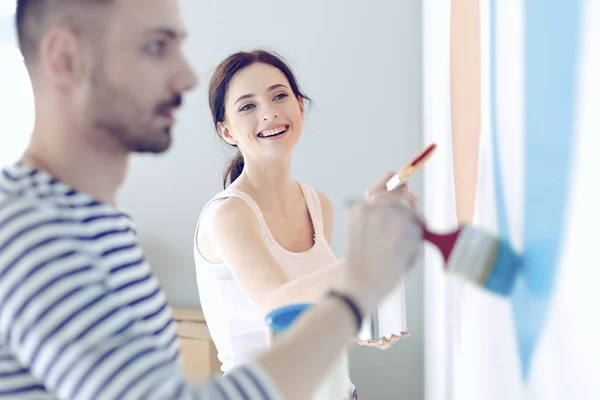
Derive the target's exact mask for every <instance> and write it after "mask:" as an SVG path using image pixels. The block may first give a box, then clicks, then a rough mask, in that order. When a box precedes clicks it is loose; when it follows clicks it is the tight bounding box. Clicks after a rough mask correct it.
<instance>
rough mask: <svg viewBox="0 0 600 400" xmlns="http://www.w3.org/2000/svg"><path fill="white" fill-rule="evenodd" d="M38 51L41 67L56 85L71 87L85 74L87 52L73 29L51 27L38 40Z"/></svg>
mask: <svg viewBox="0 0 600 400" xmlns="http://www.w3.org/2000/svg"><path fill="white" fill-rule="evenodd" d="M39 51H40V53H39V56H40V62H41V64H42V67H43V68H44V70H45V71H46V73H47V74H48V76H49V77H50V79H51V80H52V81H53V82H55V83H56V84H57V85H59V86H61V87H63V88H65V89H67V88H71V87H73V86H75V85H77V84H78V83H80V82H81V80H82V79H83V77H84V76H85V72H86V65H87V61H88V60H87V59H86V57H87V56H88V55H89V54H87V52H86V48H85V46H84V44H83V43H82V40H81V37H80V35H78V34H77V32H75V30H73V29H70V28H67V27H54V28H51V29H50V30H49V31H48V33H47V34H46V35H45V36H44V38H43V39H42V41H41V42H40V50H39Z"/></svg>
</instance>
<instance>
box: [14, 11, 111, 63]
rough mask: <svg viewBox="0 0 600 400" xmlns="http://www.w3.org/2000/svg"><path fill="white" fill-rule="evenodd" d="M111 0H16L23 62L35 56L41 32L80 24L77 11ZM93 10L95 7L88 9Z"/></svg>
mask: <svg viewBox="0 0 600 400" xmlns="http://www.w3.org/2000/svg"><path fill="white" fill-rule="evenodd" d="M111 2H113V0H17V14H16V20H17V21H16V25H17V34H18V38H19V48H20V49H21V53H22V55H23V58H24V59H25V62H26V63H28V64H29V63H31V61H33V60H36V59H37V56H38V53H39V45H40V41H41V39H42V37H43V36H44V34H45V33H46V32H47V31H48V30H49V29H50V28H51V27H53V26H57V25H71V26H81V25H80V24H81V23H82V21H81V20H80V18H78V15H79V16H81V15H82V14H78V13H77V11H85V10H84V9H85V7H89V6H93V5H95V6H98V5H104V4H108V3H111ZM91 11H94V10H91Z"/></svg>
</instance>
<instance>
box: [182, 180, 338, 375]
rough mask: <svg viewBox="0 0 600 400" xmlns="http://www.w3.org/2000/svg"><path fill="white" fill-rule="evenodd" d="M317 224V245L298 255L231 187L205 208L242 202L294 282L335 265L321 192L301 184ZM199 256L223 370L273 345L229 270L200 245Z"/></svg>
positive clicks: (255, 308)
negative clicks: (221, 202) (204, 253)
mask: <svg viewBox="0 0 600 400" xmlns="http://www.w3.org/2000/svg"><path fill="white" fill-rule="evenodd" d="M300 187H301V189H302V194H303V195H304V199H305V201H306V205H307V208H308V211H309V213H310V217H311V220H312V223H313V227H314V232H315V240H314V245H313V247H312V248H311V249H310V250H308V251H305V252H301V253H294V252H290V251H288V250H286V249H284V248H283V247H281V246H280V245H279V244H278V243H277V241H276V240H275V238H274V237H273V235H272V234H271V232H270V230H269V227H268V226H267V223H266V221H265V219H264V217H263V215H262V213H261V211H260V208H259V207H258V205H257V204H256V203H255V202H254V200H252V198H251V197H250V196H249V195H247V194H246V193H244V192H242V191H240V190H236V189H232V188H228V189H226V190H224V191H222V192H221V193H219V194H218V195H217V196H215V197H213V198H212V199H211V200H210V201H209V202H208V203H207V204H206V205H205V206H204V209H203V210H202V213H201V214H200V218H199V220H198V225H197V227H196V234H197V232H198V227H199V225H200V220H201V219H202V217H203V215H204V214H205V211H206V209H207V207H208V206H209V205H210V204H212V203H213V202H214V201H217V200H220V199H225V198H228V197H236V198H239V199H241V200H243V201H244V202H245V203H246V204H247V205H248V206H249V207H250V208H251V209H252V210H253V211H254V212H255V213H256V215H257V217H258V219H259V221H260V224H261V226H262V233H263V240H264V242H265V244H266V246H267V248H268V249H269V251H270V252H271V254H272V255H273V258H274V259H275V260H276V261H277V262H278V264H279V265H280V266H281V268H282V269H283V271H284V272H285V274H286V275H287V277H288V278H289V279H290V280H295V279H298V278H301V277H303V276H305V275H307V274H310V273H312V272H315V271H317V270H319V269H321V268H323V267H326V266H329V265H331V264H333V263H334V262H335V261H336V257H335V255H334V253H333V251H332V249H331V247H330V246H329V244H328V242H327V239H326V238H325V233H324V230H323V213H322V209H321V203H320V201H319V196H318V193H317V192H316V190H314V189H313V188H311V187H309V186H307V185H304V184H300ZM196 236H197V235H195V236H194V258H195V262H196V279H197V284H198V290H199V293H200V302H201V305H202V310H203V312H204V316H205V318H206V322H207V325H208V328H209V331H210V334H211V336H212V339H213V341H214V343H215V346H216V348H217V352H218V358H219V360H220V361H221V363H222V367H221V369H222V370H223V372H227V371H229V370H230V369H231V368H233V367H235V366H238V365H240V364H243V363H245V362H248V361H250V360H251V359H253V358H254V357H255V356H256V355H257V353H259V352H261V351H263V350H265V349H266V348H267V346H268V341H267V325H266V323H265V315H264V313H263V312H262V311H261V310H260V309H259V307H258V306H257V305H256V304H255V303H254V302H253V301H252V300H250V298H249V297H248V296H247V295H246V293H245V292H244V291H243V290H242V288H241V287H240V285H239V284H238V282H237V281H236V279H235V277H234V275H233V274H232V272H231V270H230V269H229V268H228V266H227V265H226V264H224V263H211V262H209V261H207V260H206V259H204V257H203V256H202V255H201V254H200V252H199V250H198V246H197V245H196V240H195V238H196Z"/></svg>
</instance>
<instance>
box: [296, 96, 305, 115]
mask: <svg viewBox="0 0 600 400" xmlns="http://www.w3.org/2000/svg"><path fill="white" fill-rule="evenodd" d="M298 105H300V114H301V115H302V119H304V117H305V116H306V112H305V105H304V99H303V98H302V97H301V96H298Z"/></svg>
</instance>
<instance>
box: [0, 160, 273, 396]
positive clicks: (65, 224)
mask: <svg viewBox="0 0 600 400" xmlns="http://www.w3.org/2000/svg"><path fill="white" fill-rule="evenodd" d="M0 175H1V176H0V399H11V400H13V399H14V400H19V399H103V400H104V399H106V400H110V399H214V400H219V399H232V400H233V399H249V400H254V399H275V398H279V394H278V392H277V390H276V389H275V387H274V386H273V385H272V384H271V382H270V379H269V378H268V377H267V376H266V374H265V373H264V372H263V371H262V370H261V369H260V368H259V367H258V366H257V365H255V364H252V363H251V364H249V365H247V366H245V367H242V368H240V369H238V370H237V371H234V372H232V373H231V374H229V375H228V376H227V377H226V378H223V379H221V380H213V381H210V382H207V383H206V384H204V385H202V386H194V385H192V384H190V383H188V382H186V381H185V380H184V378H183V375H182V373H181V365H180V360H179V355H178V343H177V336H176V330H175V326H174V322H173V319H172V315H171V311H170V308H169V306H168V305H167V302H166V298H165V296H164V294H163V292H162V290H161V288H160V286H159V283H158V281H157V279H156V277H155V276H154V275H153V274H152V272H151V270H150V267H149V265H148V263H147V262H146V260H145V258H144V254H143V252H142V249H141V247H140V246H139V243H138V237H137V234H136V230H135V227H134V224H133V221H132V220H131V218H130V217H129V216H128V215H126V214H125V213H123V212H122V211H119V210H117V209H116V208H114V207H112V206H110V205H107V204H103V203H100V202H98V201H95V200H94V199H93V198H92V197H91V196H89V195H87V194H84V193H81V192H78V191H76V190H74V189H73V188H71V187H69V186H68V185H66V184H65V183H62V182H59V181H58V180H57V179H54V178H53V177H52V176H50V175H49V174H47V173H45V172H42V171H39V170H36V169H33V168H30V167H27V166H23V165H15V166H11V167H8V168H5V169H3V170H2V171H1V174H0Z"/></svg>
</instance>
